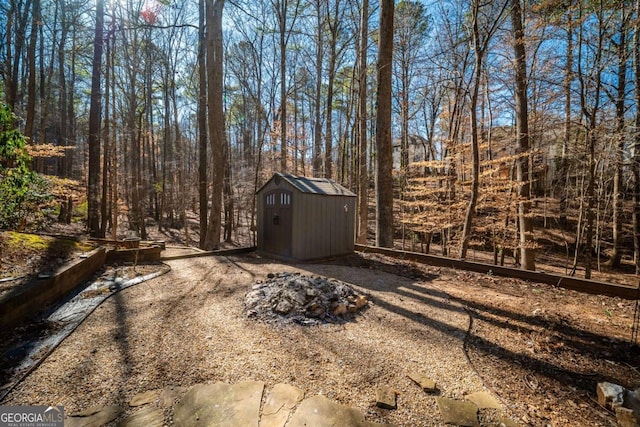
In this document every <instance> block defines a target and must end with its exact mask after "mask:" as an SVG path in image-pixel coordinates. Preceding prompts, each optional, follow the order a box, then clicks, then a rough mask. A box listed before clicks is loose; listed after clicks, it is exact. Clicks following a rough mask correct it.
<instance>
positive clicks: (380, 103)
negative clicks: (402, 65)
mask: <svg viewBox="0 0 640 427" xmlns="http://www.w3.org/2000/svg"><path fill="white" fill-rule="evenodd" d="M393 15H394V1H393V0H381V1H380V39H379V41H378V65H377V66H378V93H377V111H376V244H377V245H378V246H382V247H386V248H392V247H393V175H392V170H393V155H392V142H393V141H392V135H391V90H392V86H391V77H392V64H393Z"/></svg>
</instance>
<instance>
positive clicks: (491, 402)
mask: <svg viewBox="0 0 640 427" xmlns="http://www.w3.org/2000/svg"><path fill="white" fill-rule="evenodd" d="M464 398H465V399H467V400H468V401H469V402H473V403H475V404H476V406H477V407H478V408H479V409H498V410H501V409H503V408H502V405H501V404H500V402H499V401H498V399H496V398H495V397H493V395H491V394H489V393H487V392H485V391H479V392H477V393H471V394H468V395H466V396H465V397H464Z"/></svg>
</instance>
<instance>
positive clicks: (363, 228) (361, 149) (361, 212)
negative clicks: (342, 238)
mask: <svg viewBox="0 0 640 427" xmlns="http://www.w3.org/2000/svg"><path fill="white" fill-rule="evenodd" d="M638 1H640V0H638ZM360 13H361V15H360V45H359V46H358V125H357V126H358V228H357V230H358V232H357V238H356V241H357V242H358V243H360V244H366V243H367V219H368V215H367V209H368V206H367V196H368V194H367V193H368V191H369V172H368V168H367V47H368V45H369V43H368V42H369V0H362V11H361V12H360Z"/></svg>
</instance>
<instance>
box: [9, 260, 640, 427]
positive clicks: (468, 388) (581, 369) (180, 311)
mask: <svg viewBox="0 0 640 427" xmlns="http://www.w3.org/2000/svg"><path fill="white" fill-rule="evenodd" d="M167 264H169V265H170V266H171V268H172V270H171V271H170V272H169V273H167V274H165V275H163V276H161V277H159V278H157V279H154V280H151V281H149V282H145V283H142V284H140V285H136V286H134V287H132V288H129V289H126V290H124V291H122V292H119V293H117V294H115V295H114V296H113V297H111V298H110V299H108V300H107V301H105V303H103V304H102V305H101V306H100V307H99V308H98V309H96V310H95V311H94V312H93V314H92V315H91V316H89V317H88V318H87V320H86V321H85V322H84V323H83V324H82V325H80V327H78V329H77V330H76V331H75V332H74V333H73V334H72V335H71V336H70V337H69V338H67V339H66V340H65V341H64V342H63V343H62V344H61V345H60V347H59V348H58V349H57V350H55V351H54V352H53V353H52V354H51V356H50V357H49V358H47V360H46V361H45V362H44V363H43V364H42V365H40V367H38V369H36V370H35V371H34V372H33V373H32V374H31V375H29V376H28V377H27V378H26V379H25V380H24V381H23V382H22V383H21V384H19V385H18V386H17V387H16V389H15V390H14V391H13V392H12V393H11V394H10V395H9V396H8V398H7V399H6V400H5V401H4V402H3V404H42V405H51V404H55V405H64V406H65V410H66V412H67V413H69V414H72V413H76V412H78V411H81V410H83V409H86V408H88V407H93V406H96V405H109V404H118V405H121V406H123V407H127V403H128V402H129V400H130V399H131V398H132V397H133V396H134V395H136V394H138V393H141V392H144V391H148V390H153V389H159V388H163V387H166V386H186V387H188V386H191V385H194V384H197V383H213V382H216V381H223V382H227V383H236V382H239V381H243V380H261V381H265V382H266V384H267V388H271V387H273V386H274V385H275V384H277V383H280V382H284V383H289V384H292V385H295V386H298V387H300V388H301V389H303V390H304V391H305V393H306V395H307V396H312V395H316V394H323V395H325V396H327V397H329V398H331V399H334V400H336V401H338V402H340V403H342V404H346V405H349V406H352V407H355V408H358V409H360V410H361V411H363V412H364V413H365V415H366V417H367V419H368V420H370V421H377V422H390V423H394V424H396V425H398V426H436V425H442V418H441V416H440V413H439V411H438V409H437V406H436V402H435V398H434V397H433V396H430V395H427V394H425V393H424V392H422V391H421V390H420V388H419V387H418V386H416V385H415V384H414V383H413V382H412V381H411V380H410V379H409V378H408V377H407V375H408V374H409V373H411V372H416V371H417V372H420V373H424V374H426V375H428V376H430V377H431V378H432V379H434V380H435V381H436V382H437V383H438V386H439V389H440V395H441V396H445V397H451V398H463V397H464V396H465V395H466V394H469V393H473V392H476V391H486V390H491V391H493V392H495V393H496V395H497V396H498V397H499V398H500V399H501V400H502V402H503V403H504V404H505V405H506V408H507V415H510V416H511V417H512V418H514V419H516V420H518V421H519V422H520V423H522V425H535V426H546V425H552V426H561V425H575V426H582V425H615V424H614V423H615V421H613V418H612V417H611V415H610V414H607V413H606V411H603V410H601V409H599V408H598V407H597V404H593V402H592V400H593V397H594V396H595V383H596V382H597V381H602V380H608V381H612V382H617V383H620V384H622V385H624V386H625V387H628V388H631V387H637V386H638V385H640V374H639V373H638V371H637V369H636V368H634V367H633V366H631V364H635V363H636V362H638V359H637V358H636V359H633V360H632V359H629V358H626V359H625V357H627V353H626V350H627V349H629V348H630V346H629V343H628V342H627V341H624V339H625V335H626V334H628V332H629V329H628V328H629V327H630V324H631V323H630V322H631V319H632V314H633V303H632V302H627V301H621V300H618V299H613V298H606V297H598V296H590V295H583V294H579V293H577V292H573V291H565V290H561V289H555V288H552V287H549V286H545V285H532V284H526V283H524V282H521V281H517V280H513V279H502V278H495V277H491V276H487V275H479V274H475V273H466V272H460V271H454V270H449V269H444V268H434V267H428V266H416V265H415V264H412V263H406V262H400V261H394V260H390V259H387V258H384V257H381V256H375V255H366V256H361V255H354V256H353V257H349V258H346V259H344V260H341V261H338V262H335V263H333V264H301V265H289V264H282V263H278V262H275V261H273V260H268V259H263V258H260V257H258V256H256V255H246V256H238V257H206V258H194V259H185V260H175V261H169V262H167ZM279 272H300V273H302V274H314V275H323V276H327V277H331V278H335V279H338V280H342V281H344V282H347V283H349V284H351V285H352V287H353V288H354V289H355V290H356V291H357V292H359V293H363V294H364V295H366V296H367V298H368V299H369V300H370V306H369V308H368V309H366V310H364V311H363V312H362V313H361V314H360V315H358V316H357V317H356V318H355V320H354V321H352V322H346V323H344V324H339V325H335V324H326V325H321V326H314V327H305V326H299V325H284V326H271V325H268V324H265V323H260V322H257V321H255V320H252V319H249V318H247V317H246V316H245V315H244V306H243V304H244V296H245V294H246V293H247V292H248V291H249V290H250V289H251V286H252V285H253V284H255V283H256V281H257V280H263V281H264V280H265V279H266V276H267V274H268V273H279ZM470 314H471V315H472V317H473V319H474V322H473V323H472V324H471V325H470V319H471V318H472V317H470ZM468 332H470V335H468ZM465 348H466V349H467V352H466V354H465ZM467 355H468V357H467ZM469 360H470V361H471V362H472V363H469ZM574 371H575V372H574ZM480 375H482V377H481V376H480ZM634 384H635V385H634ZM380 385H389V386H391V387H393V388H395V389H396V391H397V393H398V409H397V410H383V409H379V408H377V407H376V406H375V391H376V387H377V386H380ZM496 415H498V414H493V413H482V414H481V419H482V420H483V425H497V423H496V422H494V421H492V420H494V419H495V418H496Z"/></svg>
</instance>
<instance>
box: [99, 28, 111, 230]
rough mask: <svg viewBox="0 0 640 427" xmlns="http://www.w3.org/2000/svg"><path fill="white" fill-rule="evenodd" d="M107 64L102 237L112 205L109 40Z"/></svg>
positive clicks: (103, 137)
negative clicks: (109, 208)
mask: <svg viewBox="0 0 640 427" xmlns="http://www.w3.org/2000/svg"><path fill="white" fill-rule="evenodd" d="M106 45H107V46H106V52H105V57H106V64H105V67H104V68H105V71H104V88H105V93H104V99H105V102H104V129H103V131H102V142H103V144H102V146H103V151H102V197H101V201H100V235H101V236H102V237H104V236H105V235H106V231H107V222H108V220H109V215H107V207H108V206H109V205H110V203H109V199H108V197H109V191H108V190H109V173H110V172H111V168H110V167H109V163H110V160H111V156H110V153H111V151H110V150H111V147H110V145H109V137H110V133H111V126H110V125H111V123H110V120H111V111H110V109H109V97H110V95H111V94H110V89H111V83H110V80H111V44H110V43H109V39H107V40H106Z"/></svg>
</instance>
